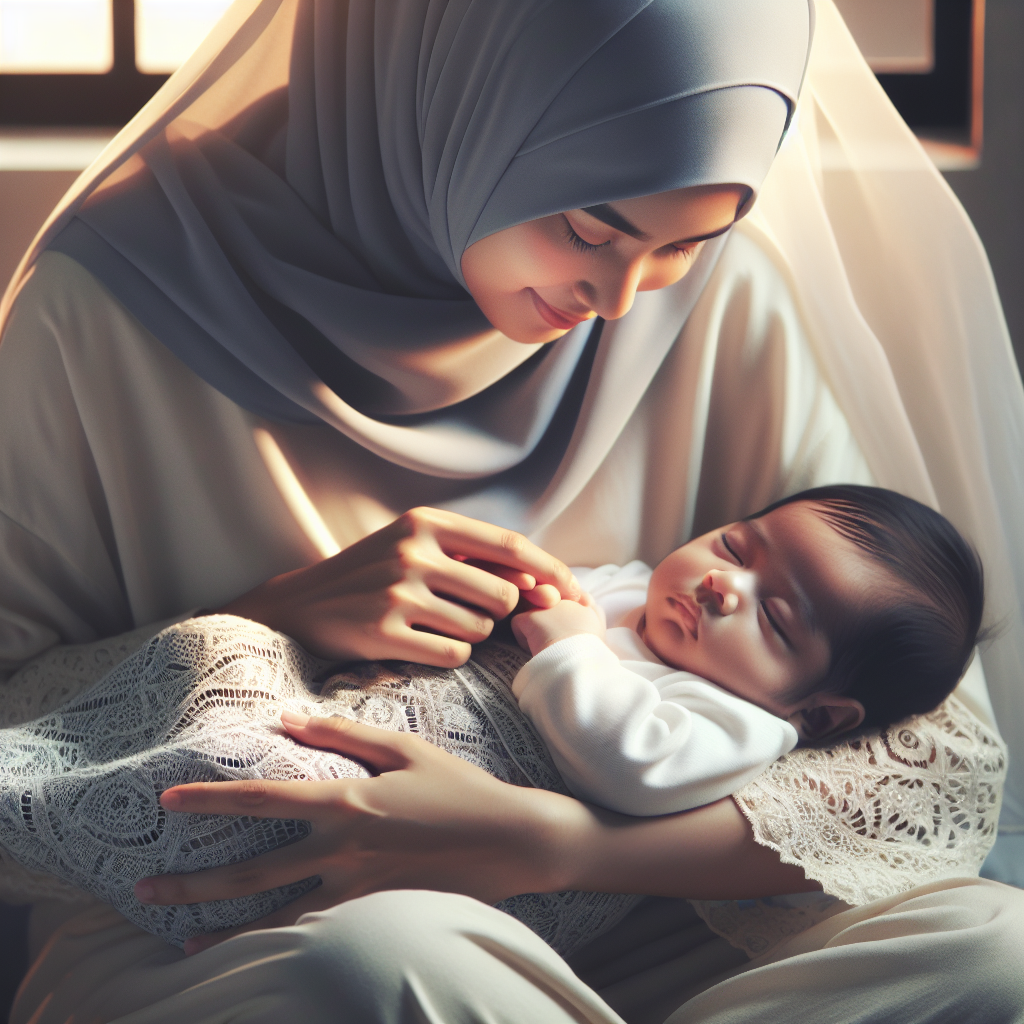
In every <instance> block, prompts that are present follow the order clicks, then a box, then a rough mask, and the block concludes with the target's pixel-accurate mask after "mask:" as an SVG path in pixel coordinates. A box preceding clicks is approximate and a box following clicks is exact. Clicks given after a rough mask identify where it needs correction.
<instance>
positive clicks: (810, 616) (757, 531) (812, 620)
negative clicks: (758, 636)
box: [743, 519, 821, 633]
mask: <svg viewBox="0 0 1024 1024" xmlns="http://www.w3.org/2000/svg"><path fill="white" fill-rule="evenodd" d="M743 523H744V525H745V526H747V527H748V528H749V529H750V532H751V533H753V534H754V536H755V537H757V539H758V541H759V542H760V544H761V546H762V547H763V548H764V549H765V550H766V551H768V552H769V553H771V550H772V546H771V544H770V543H769V542H768V538H767V537H766V536H765V535H764V531H763V530H761V528H760V527H759V526H757V525H756V523H757V520H755V519H744V520H743ZM785 576H786V582H787V583H789V585H790V587H791V588H792V590H793V596H794V597H795V598H796V603H797V610H798V611H799V613H800V618H801V619H803V621H804V624H805V625H806V626H807V629H808V630H809V631H810V632H812V633H817V632H820V630H821V626H820V624H819V623H818V617H817V615H815V612H814V605H813V604H812V603H811V600H810V598H809V597H808V596H807V592H806V591H805V590H804V588H803V587H801V586H800V583H799V581H798V580H797V579H796V577H795V576H794V575H793V574H792V573H791V572H787V573H786V574H785Z"/></svg>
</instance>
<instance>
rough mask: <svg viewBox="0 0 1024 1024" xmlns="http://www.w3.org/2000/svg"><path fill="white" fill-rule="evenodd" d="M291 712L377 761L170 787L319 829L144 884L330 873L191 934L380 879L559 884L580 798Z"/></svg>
mask: <svg viewBox="0 0 1024 1024" xmlns="http://www.w3.org/2000/svg"><path fill="white" fill-rule="evenodd" d="M304 719H305V716H303V715H297V714H294V713H292V712H284V713H283V714H282V716H281V721H282V724H283V725H284V726H285V728H286V729H287V730H288V732H289V733H290V734H291V735H292V736H293V737H294V738H295V739H296V740H299V741H300V742H303V743H308V744H310V745H311V746H316V747H321V748H324V749H328V750H336V751H338V752H339V753H342V754H345V755H346V756H348V757H352V758H355V759H358V760H360V761H362V762H364V763H365V764H367V765H369V766H370V767H371V769H372V770H373V771H375V772H379V773H380V774H379V775H377V776H376V777H375V778H371V779H341V780H335V781H327V782H309V781H302V782H274V781H267V780H255V779H254V780H247V781H244V782H219V783H193V784H190V785H185V786H177V787H175V788H173V789H168V790H166V791H165V792H164V793H163V795H162V796H161V798H160V802H161V804H162V805H163V807H164V808H165V809H166V810H169V811H182V812H191V813H196V814H237V815H251V816H255V817H260V818H299V819H304V820H307V821H309V822H310V823H311V824H312V833H311V834H310V835H309V836H308V837H307V838H305V839H303V840H302V841H301V842H299V843H293V844H291V845H289V846H286V847H282V848H280V849H278V850H273V851H271V852H270V853H266V854H263V855H262V856H259V857H254V858H252V859H251V860H246V861H242V862H240V863H237V864H232V865H229V866H226V867H219V868H211V869H208V870H205V871H198V872H195V873H192V874H187V875H159V876H156V877H153V878H148V879H142V880H141V881H140V882H139V883H137V885H136V887H135V894H136V896H137V897H138V898H139V899H140V900H141V901H142V902H144V903H156V904H160V905H165V904H183V903H200V902H205V901H207V900H219V899H231V898H233V897H237V896H245V895H248V894H251V893H256V892H262V891H264V890H267V889H272V888H274V887H276V886H279V885H285V884H287V883H289V882H295V881H298V880H300V879H303V878H309V877H310V876H313V875H319V876H320V877H321V878H322V879H323V885H322V886H321V887H320V888H318V889H315V890H314V891H313V892H310V893H307V894H306V895H305V896H303V897H302V898H300V899H298V900H296V901H295V902H293V903H290V904H289V905H288V906H286V907H284V908H282V909H281V910H279V911H277V912H276V913H275V914H272V915H271V916H269V917H267V918H264V919H263V920H262V921H259V922H257V923H254V924H252V925H249V926H246V927H244V928H240V929H234V930H232V931H230V932H219V933H217V934H216V935H215V936H209V937H204V938H203V939H199V940H193V941H190V942H189V943H188V944H187V945H186V951H188V952H196V951H197V950H198V949H200V948H204V947H205V946H206V945H211V944H213V942H219V941H221V940H223V939H225V938H228V937H229V936H230V935H233V934H236V933H237V932H238V931H247V930H250V929H252V928H267V927H272V926H276V925H286V924H292V923H294V922H295V921H296V920H297V919H298V918H299V917H300V916H301V915H302V914H303V913H306V912H307V911H311V910H322V909H324V908H325V907H331V906H335V905H336V904H338V903H341V902H343V901H344V900H348V899H354V898H355V897H357V896H362V895H365V894H367V893H370V892H375V891H378V890H381V889H439V890H442V891H448V892H457V893H463V894H465V895H469V896H474V897H476V898H477V899H480V900H483V901H484V902H486V903H496V902H498V901H499V900H502V899H504V898H506V897H507V896H512V895H514V894H516V893H521V892H536V891H544V890H549V889H552V888H557V887H558V886H559V884H560V881H561V879H560V877H559V876H558V873H557V869H558V867H559V861H560V857H561V856H563V854H562V853H561V851H559V850H558V849H557V843H556V837H557V836H558V835H559V834H560V833H561V831H562V830H563V829H564V828H565V826H566V825H568V824H569V823H571V822H572V821H573V819H574V817H575V818H578V819H583V818H586V817H588V811H587V810H586V808H585V807H584V806H583V805H582V804H579V803H577V801H575V800H571V799H569V798H567V797H563V796H559V795H558V794H556V793H547V792H544V791H542V790H530V789H524V788H521V787H517V786H510V785H507V784H506V783H503V782H499V781H498V780H497V779H495V778H494V777H493V776H490V775H488V774H487V773H486V772H484V771H482V770H481V769H479V768H476V767H474V766H473V765H470V764H467V763H466V762H465V761H463V760H461V759H460V758H457V757H455V756H454V755H452V754H448V753H446V752H445V751H443V750H441V749H440V748H438V747H434V746H432V745H431V744H429V743H427V742H426V741H424V740H421V739H420V738H419V737H417V736H414V735H412V734H409V733H393V732H384V731H382V730H379V729H374V728H371V727H370V726H365V725H361V724H359V723H356V722H352V721H350V720H348V719H345V718H311V719H305V721H304Z"/></svg>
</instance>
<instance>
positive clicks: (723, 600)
mask: <svg viewBox="0 0 1024 1024" xmlns="http://www.w3.org/2000/svg"><path fill="white" fill-rule="evenodd" d="M731 576H732V573H724V572H721V571H720V570H717V569H712V570H711V571H710V572H709V573H708V574H707V575H706V576H705V577H704V579H703V584H704V586H705V587H706V588H707V589H708V590H709V591H710V592H711V596H712V597H713V598H714V600H715V604H716V605H717V606H718V611H719V614H721V615H732V613H733V612H734V611H736V609H737V608H738V607H739V606H740V598H739V594H737V593H736V590H735V588H734V586H733V585H732V580H731V579H730V577H731Z"/></svg>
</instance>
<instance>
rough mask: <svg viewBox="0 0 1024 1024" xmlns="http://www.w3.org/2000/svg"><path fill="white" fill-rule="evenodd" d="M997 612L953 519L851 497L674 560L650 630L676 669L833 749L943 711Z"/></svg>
mask: <svg viewBox="0 0 1024 1024" xmlns="http://www.w3.org/2000/svg"><path fill="white" fill-rule="evenodd" d="M983 604H984V579H983V574H982V567H981V562H980V561H979V559H978V556H977V555H976V554H975V553H974V551H973V550H972V549H971V547H970V546H969V545H968V544H967V542H966V541H965V540H964V539H963V538H962V537H961V536H960V534H959V533H958V532H957V531H956V529H955V528H954V527H953V526H952V525H951V524H950V523H949V522H948V521H947V520H946V519H945V518H943V517H942V516H941V515H939V513H937V512H934V511H933V510H932V509H930V508H928V507H927V506H925V505H922V504H920V503H919V502H917V501H914V500H913V499H911V498H906V497H904V496H903V495H900V494H896V493H895V492H893V491H887V490H882V489H881V488H877V487H860V486H855V485H839V486H833V487H818V488H815V489H813V490H810V491H803V492H801V493H800V494H795V495H793V496H792V497H790V498H785V499H783V500H782V501H779V502H776V503H775V504H774V505H769V506H768V508H766V509H764V510H762V511H761V512H758V513H757V514H755V515H753V516H750V517H749V518H747V519H744V520H742V521H740V522H738V523H733V524H731V525H729V526H725V527H721V528H720V529H718V530H714V531H713V532H711V533H707V534H705V535H704V536H703V537H698V538H696V539H695V540H692V541H690V543H689V544H686V545H684V546H683V547H681V548H679V549H678V550H676V551H674V552H672V554H670V555H669V556H668V557H667V558H666V559H664V561H662V562H661V563H660V564H659V565H658V567H657V568H656V569H655V570H654V575H653V576H652V578H651V583H650V587H649V589H648V595H647V606H646V609H645V612H644V619H643V620H642V622H641V627H640V628H641V634H642V636H643V638H644V640H645V642H646V643H647V646H648V647H650V649H651V650H652V651H653V652H654V653H655V654H657V655H658V656H659V657H660V658H661V660H662V661H664V662H666V664H669V665H673V666H675V667H677V668H681V669H685V670H687V671H689V672H694V673H695V674H697V675H700V676H703V677H704V678H705V679H709V680H711V681H712V682H714V683H717V684H718V685H719V686H721V687H723V688H724V689H727V690H729V691H731V692H732V693H735V694H736V695H737V696H739V697H743V698H744V699H746V700H749V701H751V702H752V703H754V704H758V705H760V706H761V707H763V708H764V709H765V710H767V711H770V712H772V714H775V715H778V716H779V717H781V718H786V719H789V720H790V721H792V723H793V725H794V726H796V728H797V731H798V732H799V733H800V736H801V739H802V740H804V741H807V742H820V741H822V740H825V739H828V738H830V737H834V736H837V735H839V734H841V733H843V732H847V731H849V730H851V729H855V728H857V727H858V726H861V725H864V726H874V727H879V726H886V725H889V724H890V723H892V722H895V721H898V720H899V719H901V718H904V717H906V716H907V715H912V714H918V713H921V712H924V711H930V710H932V709H933V708H934V707H936V706H937V705H938V704H940V703H941V702H942V701H943V700H944V699H945V698H946V697H947V696H948V695H949V694H950V693H951V692H952V690H953V688H954V687H955V686H956V684H957V682H958V681H959V679H960V677H961V676H962V675H963V672H964V670H965V668H966V667H967V664H968V662H969V660H970V657H971V653H972V651H973V650H974V646H975V644H976V643H977V641H978V634H979V630H980V627H981V617H982V609H983Z"/></svg>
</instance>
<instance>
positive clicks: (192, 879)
mask: <svg viewBox="0 0 1024 1024" xmlns="http://www.w3.org/2000/svg"><path fill="white" fill-rule="evenodd" d="M312 840H313V837H312V836H309V837H307V838H306V839H303V840H302V841H301V842H300V843H296V844H293V845H289V846H284V847H280V848H279V849H277V850H271V851H270V852H269V853H264V854H261V855H260V856H258V857H252V858H250V859H249V860H243V861H239V863H237V864H226V865H224V866H222V867H217V868H206V869H205V870H203V871H193V872H190V873H189V874H186V875H154V876H153V877H151V878H140V879H139V881H138V882H136V883H135V898H136V899H137V900H138V901H139V902H140V903H148V904H154V905H156V906H160V907H165V906H184V905H186V904H189V903H205V902H206V901H208V900H232V899H237V898H238V897H240V896H251V895H253V893H257V892H266V891H267V890H268V889H276V888H277V887H278V886H280V885H291V884H292V883H294V882H300V881H302V879H304V878H310V877H312V876H313V875H315V874H317V873H318V872H317V870H316V868H315V867H313V866H311V865H310V858H311V857H312V856H315V852H316V851H310V852H306V853H303V852H302V851H299V850H298V847H299V846H302V845H304V844H306V843H311V844H312ZM312 845H315V844H312Z"/></svg>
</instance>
